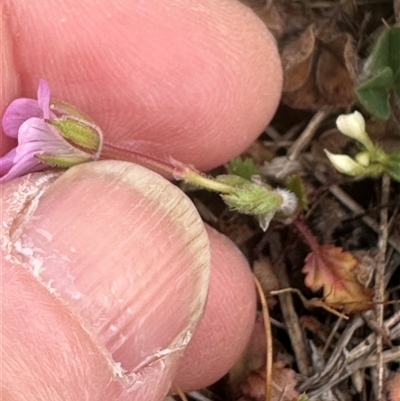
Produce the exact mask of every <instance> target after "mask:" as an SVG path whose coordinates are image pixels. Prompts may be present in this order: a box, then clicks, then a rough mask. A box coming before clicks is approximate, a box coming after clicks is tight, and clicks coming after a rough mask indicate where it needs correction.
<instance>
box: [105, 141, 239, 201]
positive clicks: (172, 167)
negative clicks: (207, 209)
mask: <svg viewBox="0 0 400 401" xmlns="http://www.w3.org/2000/svg"><path fill="white" fill-rule="evenodd" d="M101 159H102V160H105V159H114V160H122V161H128V162H131V163H137V164H140V165H141V166H143V167H146V168H148V169H150V170H153V171H155V172H156V173H159V174H160V175H162V176H163V177H165V178H167V179H169V180H172V179H178V180H181V181H184V182H186V183H188V184H191V185H194V186H196V187H200V188H204V189H207V190H210V191H215V192H220V193H223V194H230V193H233V192H235V191H236V189H237V188H235V187H234V186H231V185H227V184H223V183H221V182H218V181H217V180H215V179H213V178H211V177H207V176H205V175H203V174H201V173H199V172H198V171H196V170H195V169H194V168H192V167H190V166H188V165H185V164H183V163H180V162H176V163H172V162H171V163H168V162H165V161H163V160H159V159H156V158H154V157H152V156H148V155H144V154H142V153H139V152H136V151H134V150H126V149H121V148H118V147H115V146H113V145H110V144H106V143H105V144H104V145H103V150H102V152H101Z"/></svg>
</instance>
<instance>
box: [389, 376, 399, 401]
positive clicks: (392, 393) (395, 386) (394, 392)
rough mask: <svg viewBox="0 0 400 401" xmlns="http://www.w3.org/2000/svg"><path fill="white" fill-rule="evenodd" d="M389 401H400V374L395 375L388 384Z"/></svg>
mask: <svg viewBox="0 0 400 401" xmlns="http://www.w3.org/2000/svg"><path fill="white" fill-rule="evenodd" d="M386 391H387V400H388V401H400V373H395V374H394V375H392V377H390V379H389V380H388V381H387V382H386Z"/></svg>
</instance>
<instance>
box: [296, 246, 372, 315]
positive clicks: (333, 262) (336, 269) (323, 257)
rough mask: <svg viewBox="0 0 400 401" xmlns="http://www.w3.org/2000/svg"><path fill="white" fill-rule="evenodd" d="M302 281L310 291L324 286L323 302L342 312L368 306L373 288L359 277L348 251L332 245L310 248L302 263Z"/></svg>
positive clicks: (360, 309)
mask: <svg viewBox="0 0 400 401" xmlns="http://www.w3.org/2000/svg"><path fill="white" fill-rule="evenodd" d="M302 271H303V273H305V274H306V278H305V284H306V285H307V286H308V287H309V288H311V289H312V290H313V291H317V290H319V289H320V288H323V294H324V302H325V303H326V304H327V305H328V306H331V307H333V308H335V309H341V310H343V311H344V313H351V312H356V311H362V310H366V309H369V308H370V307H371V300H372V297H373V290H372V289H370V288H366V287H365V286H364V285H363V284H361V283H360V282H359V280H358V277H357V276H358V273H359V272H358V261H357V259H356V258H355V257H354V256H353V255H352V254H351V253H350V252H344V251H343V249H342V248H338V247H335V246H333V245H330V244H327V245H321V246H320V247H319V248H318V250H317V251H314V252H310V253H309V254H308V255H307V257H306V259H305V264H304V267H303V270H302Z"/></svg>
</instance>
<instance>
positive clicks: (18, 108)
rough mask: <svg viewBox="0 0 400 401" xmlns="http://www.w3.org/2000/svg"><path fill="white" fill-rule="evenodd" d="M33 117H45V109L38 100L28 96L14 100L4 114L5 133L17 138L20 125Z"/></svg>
mask: <svg viewBox="0 0 400 401" xmlns="http://www.w3.org/2000/svg"><path fill="white" fill-rule="evenodd" d="M31 117H43V111H42V109H41V108H40V107H39V103H38V102H37V100H34V99H26V98H20V99H16V100H14V101H13V102H11V104H10V105H9V106H8V107H7V109H6V111H5V112H4V115H3V120H2V125H3V130H4V133H5V134H6V135H7V136H9V137H11V138H17V137H18V130H19V128H20V126H21V125H22V123H23V122H24V121H26V120H27V119H28V118H31Z"/></svg>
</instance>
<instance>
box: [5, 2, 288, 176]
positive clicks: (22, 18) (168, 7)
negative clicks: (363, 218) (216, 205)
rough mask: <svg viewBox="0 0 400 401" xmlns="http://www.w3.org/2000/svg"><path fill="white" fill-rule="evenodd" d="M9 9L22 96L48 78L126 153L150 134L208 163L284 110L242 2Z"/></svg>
mask: <svg viewBox="0 0 400 401" xmlns="http://www.w3.org/2000/svg"><path fill="white" fill-rule="evenodd" d="M4 10H5V12H4V18H6V19H7V23H8V28H9V38H10V40H11V42H12V43H11V46H12V49H13V51H12V52H9V53H7V55H8V56H9V57H11V54H12V55H13V58H12V60H10V65H13V66H14V68H15V71H14V73H15V75H16V76H18V77H20V79H19V85H20V93H19V95H20V96H21V95H23V96H29V97H33V96H34V95H35V91H36V87H37V84H38V80H39V78H44V79H46V80H48V81H49V83H50V87H51V88H52V90H53V95H54V96H55V97H57V98H59V99H62V100H65V101H67V102H70V103H72V104H74V105H76V106H77V107H79V108H81V109H83V110H84V111H85V112H87V113H88V114H89V115H90V116H91V117H92V118H93V119H94V120H95V121H96V122H97V123H98V124H99V125H100V126H101V127H102V128H103V130H104V132H105V138H106V141H107V142H110V143H113V144H115V145H118V146H121V147H123V148H124V149H125V148H129V147H130V146H133V140H144V141H148V142H149V143H151V144H159V145H161V147H162V149H163V151H164V152H165V153H167V154H170V155H172V156H173V157H175V158H177V159H179V160H181V161H183V162H187V163H192V164H194V165H196V166H197V167H198V168H202V169H209V168H211V167H213V166H216V165H219V164H221V163H223V162H225V161H227V160H229V159H231V158H232V157H233V156H234V155H237V154H238V153H240V152H241V151H242V150H244V149H245V148H246V147H247V146H248V145H249V144H250V143H251V142H252V141H253V140H254V139H255V137H256V136H257V135H259V133H260V132H261V131H262V130H263V128H264V127H265V125H266V124H267V123H268V122H269V120H270V119H271V117H272V115H273V113H274V111H275V108H276V106H277V103H278V100H279V97H280V90H281V68H280V63H279V57H278V54H277V51H276V48H275V44H274V41H273V39H272V36H271V35H270V34H269V33H268V32H267V30H266V29H265V27H264V25H263V24H262V23H261V22H260V21H259V20H258V19H257V18H256V17H255V16H254V15H253V14H252V13H251V11H250V10H249V9H247V8H246V7H245V6H243V5H241V4H240V3H238V2H235V1H231V0H221V1H214V0H201V1H199V0H184V1H183V0H174V1H168V2H160V1H158V0H148V1H146V2H137V1H127V2H123V3H120V2H117V3H115V2H109V1H103V2H99V1H95V0H90V1H85V2H78V1H75V0H62V1H57V2H47V3H46V5H43V2H42V1H39V0H36V1H31V2H29V4H28V3H24V2H20V1H12V0H8V1H7V2H6V4H5V7H4ZM14 16H18V17H17V18H15V17H14ZM5 39H7V37H6V38H5ZM6 84H7V82H6ZM10 93H11V92H10V91H6V92H5V96H10ZM12 95H14V93H12ZM9 100H10V98H9V97H6V98H5V99H4V98H3V108H4V103H8V102H9Z"/></svg>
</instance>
